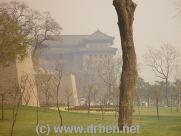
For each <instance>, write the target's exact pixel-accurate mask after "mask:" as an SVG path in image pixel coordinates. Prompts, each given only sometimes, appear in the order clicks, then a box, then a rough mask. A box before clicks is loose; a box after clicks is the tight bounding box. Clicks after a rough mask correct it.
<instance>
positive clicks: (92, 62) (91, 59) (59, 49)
mask: <svg viewBox="0 0 181 136" xmlns="http://www.w3.org/2000/svg"><path fill="white" fill-rule="evenodd" d="M49 38H51V39H52V40H48V41H46V42H45V43H44V44H45V45H46V46H47V48H46V49H44V51H42V52H41V56H40V61H39V62H40V65H41V66H42V67H43V68H45V69H47V70H49V71H53V70H54V69H55V64H56V61H57V60H60V59H62V60H63V63H64V70H66V71H68V72H71V73H73V74H74V75H75V78H76V84H77V90H78V96H79V97H83V96H81V94H83V92H85V88H86V87H85V86H86V84H89V83H88V82H89V81H90V80H91V78H92V80H94V79H93V76H92V75H94V74H95V73H96V72H95V71H96V70H98V68H97V65H98V64H101V63H103V62H104V61H105V59H109V58H112V57H113V56H114V55H115V54H116V52H117V49H116V48H113V47H112V45H113V42H114V37H111V36H108V35H106V34H104V33H102V32H101V31H99V30H98V31H96V32H94V33H93V34H91V35H61V37H60V36H49ZM57 39H61V40H57ZM86 74H87V75H86ZM88 76H90V77H88ZM91 76H92V77H91ZM86 78H87V79H86ZM94 78H95V80H94V82H96V83H98V82H97V79H98V78H97V77H94ZM85 80H86V82H87V83H85ZM100 80H101V79H99V81H100ZM102 84H103V83H102ZM83 88H84V89H83Z"/></svg>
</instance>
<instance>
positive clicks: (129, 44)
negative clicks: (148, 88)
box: [113, 0, 137, 129]
mask: <svg viewBox="0 0 181 136" xmlns="http://www.w3.org/2000/svg"><path fill="white" fill-rule="evenodd" d="M113 4H114V6H115V9H116V12H117V15H118V26H119V30H120V37H121V45H122V52H123V53H122V58H123V66H122V75H121V81H120V98H119V99H120V100H119V118H118V126H119V128H120V129H123V126H124V125H128V126H131V125H132V114H133V96H134V91H135V88H136V82H137V64H136V53H135V48H134V41H133V28H132V27H133V20H134V12H135V8H136V4H135V3H134V2H133V1H132V0H114V1H113Z"/></svg>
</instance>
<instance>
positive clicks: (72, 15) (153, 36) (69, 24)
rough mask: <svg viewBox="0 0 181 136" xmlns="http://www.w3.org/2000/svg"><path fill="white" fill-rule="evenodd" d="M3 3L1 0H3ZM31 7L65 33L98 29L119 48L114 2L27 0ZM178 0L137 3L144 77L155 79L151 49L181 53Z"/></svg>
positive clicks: (138, 42) (137, 36)
mask: <svg viewBox="0 0 181 136" xmlns="http://www.w3.org/2000/svg"><path fill="white" fill-rule="evenodd" d="M0 1H2V0H0ZM24 1H25V2H26V3H27V4H28V5H29V6H30V7H31V8H33V9H36V10H38V11H49V12H50V13H51V14H52V16H53V17H54V18H55V19H56V21H57V22H59V23H60V25H61V27H63V31H62V34H91V33H93V32H95V31H96V30H97V29H99V30H101V31H102V32H104V33H106V34H108V35H111V36H114V37H115V38H116V39H115V43H114V46H115V47H118V48H120V47H121V45H120V38H119V31H118V27H117V16H116V12H115V9H114V7H113V5H112V1H113V0H24ZM174 1H175V0H135V2H136V3H137V5H138V6H137V8H136V13H135V21H134V40H135V47H136V52H137V58H138V63H141V64H142V65H141V76H142V77H143V78H144V79H145V80H146V81H153V80H155V79H156V78H155V76H154V74H152V71H151V70H150V69H149V68H148V67H146V66H144V62H143V55H144V54H145V51H146V49H147V48H148V47H159V46H160V45H162V44H163V43H170V44H172V45H173V46H175V47H176V48H178V50H181V46H180V44H181V24H180V22H181V20H179V19H176V18H174V16H175V14H176V11H175V5H174Z"/></svg>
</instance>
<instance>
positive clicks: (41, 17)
mask: <svg viewBox="0 0 181 136" xmlns="http://www.w3.org/2000/svg"><path fill="white" fill-rule="evenodd" d="M32 18H33V22H32V24H33V29H32V31H33V37H34V39H35V43H34V49H33V56H34V57H35V55H37V54H36V53H37V49H38V48H39V49H40V48H42V47H43V46H44V45H45V44H44V42H45V41H46V40H50V39H51V36H49V35H60V32H61V30H62V28H61V27H60V26H59V24H58V23H57V22H56V21H55V20H54V19H53V18H52V16H51V14H50V13H49V12H44V14H40V13H39V12H37V11H34V12H33V13H32ZM54 40H55V39H54ZM57 40H61V39H57Z"/></svg>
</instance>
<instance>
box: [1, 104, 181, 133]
mask: <svg viewBox="0 0 181 136" xmlns="http://www.w3.org/2000/svg"><path fill="white" fill-rule="evenodd" d="M135 110H136V111H135V113H134V117H133V118H134V119H133V120H134V124H138V125H140V133H139V134H132V135H134V136H181V112H179V113H177V112H176V110H175V109H174V110H173V111H172V112H171V110H170V108H161V109H160V120H157V118H156V109H155V108H142V109H141V117H140V118H139V116H138V112H137V109H136V108H135ZM0 116H1V113H0ZM4 116H5V119H4V120H3V121H2V120H0V136H10V128H11V123H12V122H11V120H12V110H11V108H10V107H8V106H6V107H5V115H4ZM62 116H63V123H64V125H70V126H71V125H76V126H80V125H83V126H89V125H91V124H94V125H98V124H101V125H116V124H117V119H115V116H114V114H113V113H106V115H105V118H104V120H101V113H98V112H92V113H91V114H90V115H88V114H87V113H85V112H79V113H78V112H69V113H68V112H66V111H62ZM39 120H40V123H42V124H49V125H50V126H54V125H58V124H59V122H60V121H59V118H58V112H57V111H56V110H48V111H46V110H45V109H44V108H40V111H39ZM35 128H36V109H35V108H33V107H21V108H20V111H19V114H18V118H17V122H16V126H15V131H14V136H36V135H37V134H36V131H35ZM61 135H63V136H70V135H72V136H93V135H97V136H105V135H109V136H113V135H114V136H118V135H119V136H120V135H123V136H124V135H127V136H131V134H99V133H97V134H75V133H73V134H70V133H68V134H61ZM49 136H56V134H55V133H53V132H51V134H49Z"/></svg>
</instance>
